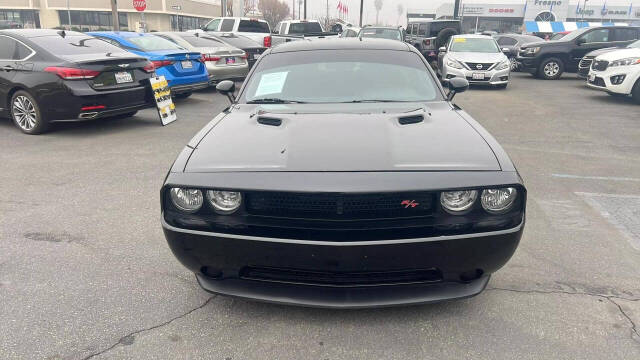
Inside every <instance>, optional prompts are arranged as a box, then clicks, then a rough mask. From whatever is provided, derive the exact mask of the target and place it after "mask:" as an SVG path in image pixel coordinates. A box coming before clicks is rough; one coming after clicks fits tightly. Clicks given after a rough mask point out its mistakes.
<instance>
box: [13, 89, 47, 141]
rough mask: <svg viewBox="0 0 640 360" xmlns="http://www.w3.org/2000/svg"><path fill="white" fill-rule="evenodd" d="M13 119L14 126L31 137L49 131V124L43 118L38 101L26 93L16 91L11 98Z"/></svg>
mask: <svg viewBox="0 0 640 360" xmlns="http://www.w3.org/2000/svg"><path fill="white" fill-rule="evenodd" d="M11 118H12V119H13V122H14V124H16V126H17V127H18V128H19V129H20V130H22V132H23V133H25V134H29V135H37V134H41V133H43V132H45V131H47V130H48V129H49V123H48V122H46V121H45V120H44V119H43V118H42V113H41V112H40V107H38V103H37V102H36V100H35V99H34V98H33V96H31V94H29V93H28V92H26V91H23V90H20V91H16V93H15V94H13V96H12V97H11Z"/></svg>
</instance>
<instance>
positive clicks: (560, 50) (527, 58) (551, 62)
mask: <svg viewBox="0 0 640 360" xmlns="http://www.w3.org/2000/svg"><path fill="white" fill-rule="evenodd" d="M639 38H640V27H633V26H601V27H592V28H582V29H578V30H575V31H572V32H571V33H569V34H567V35H566V36H564V37H563V38H561V39H560V40H552V41H541V42H537V43H531V44H526V45H523V46H522V47H520V51H519V53H518V58H517V61H518V63H520V67H521V69H522V70H523V71H528V72H530V73H531V74H532V75H534V76H536V77H539V78H542V79H546V80H555V79H559V78H560V76H562V73H563V72H565V71H566V72H577V71H578V64H579V63H580V60H581V59H582V58H583V57H584V56H585V55H586V54H587V53H589V52H591V51H593V50H598V49H602V48H608V47H624V46H626V45H628V44H630V43H632V42H633V41H635V40H637V39H639Z"/></svg>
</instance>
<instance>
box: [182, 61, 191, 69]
mask: <svg viewBox="0 0 640 360" xmlns="http://www.w3.org/2000/svg"><path fill="white" fill-rule="evenodd" d="M180 64H181V65H182V68H183V69H192V68H193V64H192V63H191V60H182V61H181V62H180Z"/></svg>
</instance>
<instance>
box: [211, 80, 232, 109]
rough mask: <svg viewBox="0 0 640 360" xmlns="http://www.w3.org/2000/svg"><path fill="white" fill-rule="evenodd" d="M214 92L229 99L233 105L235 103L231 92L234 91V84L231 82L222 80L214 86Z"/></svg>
mask: <svg viewBox="0 0 640 360" xmlns="http://www.w3.org/2000/svg"><path fill="white" fill-rule="evenodd" d="M216 90H218V92H219V93H220V94H223V95H226V96H227V98H229V101H231V103H232V104H233V102H234V101H235V96H233V92H234V91H236V83H234V82H233V81H231V80H223V81H220V82H219V83H218V85H216Z"/></svg>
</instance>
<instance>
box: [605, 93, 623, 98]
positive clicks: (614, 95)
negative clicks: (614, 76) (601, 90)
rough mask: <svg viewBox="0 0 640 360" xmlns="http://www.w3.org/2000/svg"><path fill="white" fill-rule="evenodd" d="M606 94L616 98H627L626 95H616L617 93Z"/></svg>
mask: <svg viewBox="0 0 640 360" xmlns="http://www.w3.org/2000/svg"><path fill="white" fill-rule="evenodd" d="M607 94H609V96H613V97H617V98H622V97H627V94H618V93H611V92H607Z"/></svg>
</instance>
